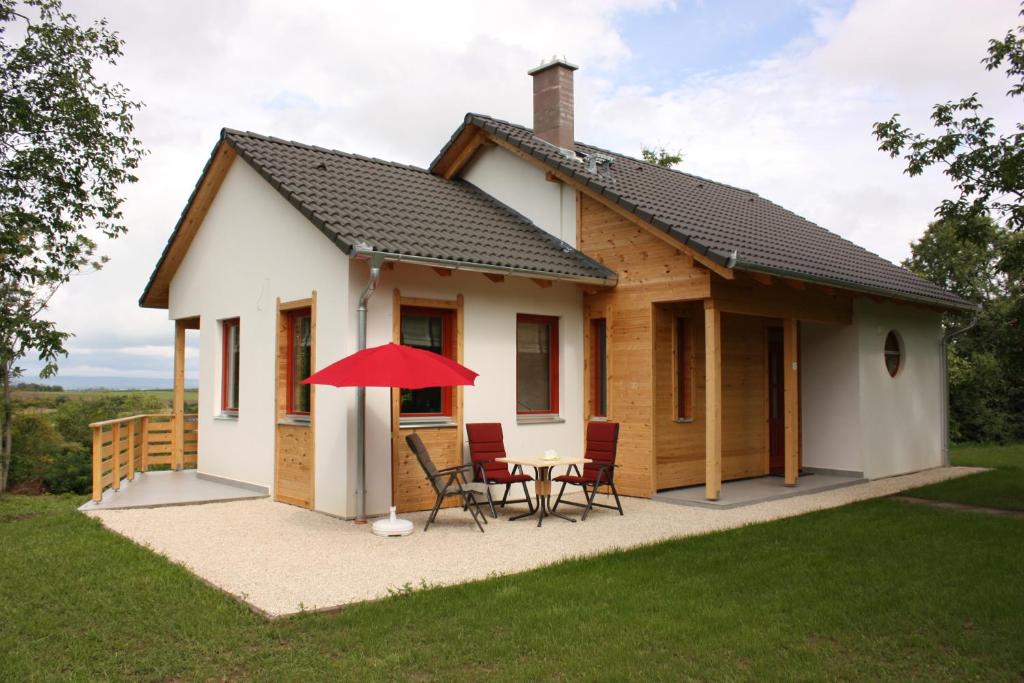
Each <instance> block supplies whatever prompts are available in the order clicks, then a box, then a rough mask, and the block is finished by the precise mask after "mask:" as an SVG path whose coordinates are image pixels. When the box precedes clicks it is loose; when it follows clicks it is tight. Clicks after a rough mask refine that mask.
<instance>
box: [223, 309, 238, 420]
mask: <svg viewBox="0 0 1024 683" xmlns="http://www.w3.org/2000/svg"><path fill="white" fill-rule="evenodd" d="M220 328H221V330H220V332H221V338H222V339H223V344H224V349H223V355H222V359H221V394H220V408H221V410H222V411H223V412H225V413H237V412H238V358H239V352H238V340H239V326H238V318H232V319H230V320H223V321H221V324H220Z"/></svg>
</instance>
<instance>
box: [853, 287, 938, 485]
mask: <svg viewBox="0 0 1024 683" xmlns="http://www.w3.org/2000/svg"><path fill="white" fill-rule="evenodd" d="M854 321H855V323H856V325H857V331H858V336H859V341H860V343H859V350H860V414H861V427H862V429H861V435H862V439H863V449H864V475H865V476H866V477H868V478H869V479H877V478H878V477H888V476H892V475H894V474H903V473H906V472H914V471H917V470H923V469H927V468H929V467H938V466H940V465H941V464H942V392H943V390H944V387H943V386H942V349H941V343H942V324H941V316H940V315H939V314H938V313H932V312H929V311H926V310H923V309H919V308H915V307H913V306H899V305H895V304H876V303H874V302H871V301H864V300H858V301H856V302H855V303H854ZM889 330H895V331H896V333H897V334H898V335H899V336H900V339H901V341H902V348H903V360H902V363H901V366H900V369H899V372H898V373H897V374H896V377H890V376H889V373H888V372H887V371H886V369H885V362H884V358H883V349H884V346H885V337H886V334H888V332H889Z"/></svg>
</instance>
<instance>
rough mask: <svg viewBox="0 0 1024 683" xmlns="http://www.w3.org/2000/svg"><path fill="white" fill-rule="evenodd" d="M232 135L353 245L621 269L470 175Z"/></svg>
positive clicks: (559, 272) (553, 273) (570, 272)
mask: <svg viewBox="0 0 1024 683" xmlns="http://www.w3.org/2000/svg"><path fill="white" fill-rule="evenodd" d="M222 136H223V138H224V139H225V140H226V141H227V142H228V143H229V144H230V145H231V146H232V147H233V148H234V149H235V151H236V152H237V153H238V154H239V156H241V157H242V158H244V159H245V160H246V161H247V162H249V163H250V164H251V165H252V166H253V167H254V168H255V169H256V170H257V172H259V173H260V174H261V175H262V176H263V177H264V178H266V179H267V181H269V182H270V184H271V185H273V186H274V187H275V188H276V189H277V190H278V191H279V192H281V194H282V195H284V197H285V198H286V199H288V201H290V202H291V203H292V204H293V205H294V206H295V207H296V208H297V209H298V210H299V211H301V212H302V214H303V215H305V216H306V217H307V218H309V219H310V220H311V221H312V222H313V223H314V224H315V225H316V226H317V227H318V228H320V230H322V231H323V232H324V233H325V234H326V235H327V236H328V237H330V238H331V239H332V240H333V241H334V242H335V243H336V244H338V245H339V246H341V247H342V248H343V249H345V250H346V251H349V250H350V249H351V248H352V247H354V246H357V245H361V244H366V245H369V246H370V247H372V248H373V249H374V250H377V251H385V252H391V253H396V254H401V255H404V256H418V257H425V258H431V259H442V260H446V261H456V262H459V263H462V264H467V265H478V266H487V267H492V268H495V269H514V270H517V271H523V272H525V273H536V275H537V276H538V277H541V276H547V277H551V278H590V279H596V280H606V281H610V282H614V280H615V273H613V272H612V271H610V270H608V269H607V268H605V267H604V266H602V265H601V264H600V263H598V262H597V261H594V260H593V259H591V258H589V257H587V256H586V255H584V254H582V253H581V252H579V251H577V250H575V249H573V248H572V247H570V246H569V245H567V244H565V243H564V242H562V241H561V240H558V239H557V238H555V237H553V236H552V235H550V234H548V233H547V232H545V231H544V230H542V229H541V228H539V227H537V226H536V225H534V224H533V223H531V222H530V221H529V220H528V219H526V218H525V217H524V216H522V215H521V214H519V213H517V212H516V211H514V210H513V209H511V208H510V207H508V206H505V205H504V204H502V203H500V202H498V201H497V200H495V199H494V198H492V197H491V196H489V195H487V194H485V193H484V192H482V191H480V190H478V189H477V188H476V187H474V186H473V185H470V184H469V183H467V182H465V181H462V180H445V179H443V178H441V177H438V176H436V175H433V174H431V173H430V172H429V171H427V170H425V169H421V168H416V167H414V166H407V165H404V164H398V163H394V162H390V161H382V160H380V159H371V158H368V157H364V156H359V155H356V154H348V153H345V152H338V151H335V150H329V149H324V148H321V147H313V146H310V145H305V144H301V143H298V142H290V141H286V140H280V139H277V138H271V137H266V136H263V135H258V134H256V133H248V132H242V131H237V130H230V129H225V130H224V131H223V132H222Z"/></svg>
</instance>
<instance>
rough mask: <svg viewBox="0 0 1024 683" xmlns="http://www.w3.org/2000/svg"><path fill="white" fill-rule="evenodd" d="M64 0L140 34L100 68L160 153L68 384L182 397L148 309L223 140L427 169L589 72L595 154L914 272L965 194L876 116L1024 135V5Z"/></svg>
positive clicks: (118, 245) (583, 98)
mask: <svg viewBox="0 0 1024 683" xmlns="http://www.w3.org/2000/svg"><path fill="white" fill-rule="evenodd" d="M65 4H66V6H67V7H68V8H69V9H71V10H72V11H73V12H75V13H76V14H77V15H78V16H79V18H80V19H81V20H83V21H92V20H94V19H98V18H100V17H106V18H107V19H108V21H109V24H110V26H111V27H112V28H114V29H115V30H117V31H118V32H119V33H120V34H121V36H122V37H123V39H124V40H125V56H124V57H123V59H122V60H121V61H120V63H119V64H118V65H117V67H116V68H115V69H113V70H110V71H104V72H103V73H104V75H105V76H106V77H109V78H112V79H116V80H118V81H120V82H122V83H124V84H125V85H126V86H127V87H128V88H129V89H130V90H131V93H132V96H133V97H134V98H136V99H139V100H142V101H143V102H144V103H145V105H146V106H145V109H144V110H143V111H142V112H141V113H140V114H139V115H138V117H137V120H136V123H137V126H138V133H139V136H140V137H141V139H142V141H143V143H144V144H145V146H146V147H147V148H148V150H149V154H148V156H147V157H146V158H145V159H144V161H143V163H142V165H141V167H140V169H139V171H138V176H139V182H138V183H136V184H135V185H132V186H129V187H127V188H126V189H125V191H124V196H125V198H126V201H125V207H124V213H125V217H126V221H127V224H128V228H129V232H128V234H127V235H125V236H123V237H121V238H120V239H118V240H116V241H113V242H105V243H102V244H101V253H103V254H105V255H107V256H109V257H110V262H109V263H108V264H107V266H106V267H105V268H104V269H103V270H101V271H99V272H94V273H88V274H82V275H78V276H76V277H75V278H74V279H73V280H72V282H71V283H69V285H67V286H65V287H64V288H63V289H62V290H61V291H60V292H59V293H58V294H57V296H56V297H55V298H54V300H53V302H52V304H51V307H50V311H49V313H50V315H51V316H52V318H53V319H54V320H56V321H57V322H58V324H59V325H60V327H61V328H62V329H65V330H67V331H70V332H72V333H73V334H74V335H75V336H74V338H73V339H72V340H71V342H70V344H69V351H70V353H69V355H68V357H67V358H65V359H64V360H63V361H62V362H61V370H60V374H59V376H58V378H57V379H56V382H58V383H61V382H62V381H63V382H64V383H67V384H74V383H77V384H78V385H81V384H82V383H83V382H85V383H89V382H92V383H94V384H97V385H100V384H111V383H112V381H113V380H112V379H111V378H120V383H122V384H124V383H128V384H131V383H137V384H138V385H140V386H152V385H154V384H157V385H165V386H169V385H170V382H171V364H172V356H173V353H172V339H173V324H172V323H171V322H169V321H168V319H167V313H166V311H159V310H156V311H155V310H144V309H140V308H139V307H138V303H137V302H138V298H139V295H140V294H141V292H142V289H143V287H144V286H145V284H146V282H147V280H148V277H149V274H150V273H151V272H152V270H153V267H154V266H155V264H156V261H157V259H158V257H159V255H160V252H161V251H162V249H163V246H164V244H165V243H166V241H167V238H168V236H169V235H170V233H171V231H172V229H173V228H174V225H175V222H176V221H177V219H178V217H179V215H180V214H181V211H182V209H183V208H184V205H185V202H186V200H187V199H188V196H189V194H190V193H191V191H192V188H193V187H194V185H195V183H196V181H197V179H198V177H199V174H200V172H201V171H202V168H203V166H204V164H205V163H206V160H207V158H208V156H209V154H210V151H211V150H212V148H213V146H214V144H215V143H216V142H217V139H218V135H219V131H220V129H221V128H222V127H225V126H227V127H232V128H240V129H247V130H253V131H256V132H259V133H264V134H267V135H274V136H276V137H281V138H286V139H293V140H298V141H301V142H306V143H310V144H315V145H319V146H323V147H330V148H336V149H341V150H344V151H348V152H355V153H359V154H364V155H368V156H375V157H380V158H384V159H390V160H394V161H400V162H404V163H411V164H415V165H419V166H426V165H428V164H429V163H430V161H431V159H433V157H434V156H435V155H436V153H437V151H438V150H439V149H440V148H441V146H442V145H443V144H444V142H445V141H447V139H448V138H449V136H450V135H451V133H452V132H453V131H454V130H455V129H456V128H457V127H458V125H459V124H460V123H461V121H462V118H463V116H464V115H465V113H466V112H468V111H474V112H480V113H486V114H490V115H493V116H496V117H498V118H503V119H506V120H510V121H514V122H519V123H523V124H526V125H529V124H530V123H531V116H532V100H531V97H532V94H531V83H530V79H529V77H528V76H527V75H526V71H527V70H528V69H530V68H532V67H533V66H536V65H537V64H539V63H540V62H541V61H542V60H544V59H548V58H550V57H551V56H552V55H559V56H565V57H566V58H568V59H569V60H570V61H572V62H573V63H575V64H578V65H580V69H579V71H577V72H576V118H575V124H576V137H577V139H579V140H581V141H585V142H587V143H590V144H594V145H597V146H600V147H605V148H609V149H613V150H615V151H619V152H622V153H626V154H634V155H638V154H639V152H640V149H641V147H642V146H644V145H664V146H666V147H668V148H670V149H672V150H676V149H678V150H681V151H682V153H683V156H684V159H683V163H682V165H681V166H680V168H681V169H682V170H685V171H688V172H691V173H695V174H698V175H702V176H706V177H709V178H712V179H714V180H718V181H721V182H725V183H728V184H731V185H736V186H740V187H743V188H746V189H749V190H753V191H755V192H757V193H759V194H761V195H762V196H764V197H766V198H768V199H770V200H772V201H775V202H776V203H779V204H781V205H783V206H785V207H786V208H788V209H790V210H792V211H794V212H796V213H798V214H800V215H802V216H804V217H806V218H808V219H810V220H812V221H814V222H816V223H818V224H819V225H822V226H824V227H826V228H828V229H829V230H832V231H833V232H836V233H839V234H840V235H843V236H844V237H847V238H849V239H851V240H853V241H854V242H857V243H859V244H860V245H862V246H864V247H866V248H868V249H870V250H872V251H874V252H876V253H878V254H880V255H881V256H883V257H885V258H887V259H889V260H891V261H894V262H899V261H900V260H902V259H904V258H905V257H906V256H908V255H909V244H910V242H911V241H912V240H914V239H915V238H917V237H919V236H920V235H921V233H922V232H923V230H924V229H925V227H926V226H927V224H928V222H929V221H930V220H931V219H932V217H933V211H934V207H935V206H936V205H937V204H938V202H939V201H940V200H941V199H943V198H944V197H947V196H950V194H951V189H950V184H949V182H948V180H947V179H945V178H944V177H943V176H942V175H941V174H939V173H929V174H927V175H926V176H925V177H924V178H916V179H911V178H908V177H907V176H905V175H903V173H902V168H903V167H902V165H901V164H900V163H899V161H898V160H892V159H889V158H888V157H887V156H886V155H885V154H883V153H881V152H879V151H878V150H877V141H876V140H875V139H874V137H873V136H872V134H871V126H872V123H874V122H876V121H881V120H885V119H887V118H888V117H889V116H890V115H892V114H893V113H896V112H899V113H901V114H902V115H903V118H904V120H905V121H906V122H908V123H910V124H912V125H913V126H915V127H918V128H925V129H926V128H927V124H928V114H929V112H930V108H931V106H932V105H933V104H935V103H937V102H941V101H945V100H947V99H954V98H959V97H961V96H964V95H967V94H970V93H971V92H974V91H977V92H978V93H979V95H980V96H981V98H982V101H983V102H984V103H985V105H986V111H987V112H988V113H989V114H990V115H992V116H995V117H996V119H997V120H998V121H1003V122H1005V123H1007V124H1009V123H1011V122H1013V121H1017V120H1020V110H1019V107H1020V102H1019V101H1018V102H1010V101H1008V100H1007V98H1006V97H1004V93H1005V91H1006V89H1007V87H1008V84H1007V82H1006V80H1005V78H1004V77H1003V76H1002V75H1001V74H999V73H987V72H985V71H984V69H983V67H982V66H981V65H980V64H979V61H980V60H981V58H982V57H984V56H985V48H986V47H987V42H988V39H990V38H992V37H996V36H1002V35H1003V34H1005V32H1006V31H1007V30H1008V29H1010V28H1012V27H1013V26H1015V25H1016V24H1017V23H1020V21H1019V20H1018V17H1017V11H1018V9H1019V8H1018V6H1017V4H1016V3H1015V1H1014V0H916V1H914V0H849V1H841V0H836V1H835V2H832V1H828V0H820V1H819V0H778V1H775V2H770V3H768V2H763V1H761V0H735V1H730V0H719V1H715V2H705V1H699V0H691V1H687V0H677V1H676V2H667V1H663V0H586V1H584V0H579V1H573V0H565V1H561V2H550V1H548V0H527V1H524V2H516V1H515V0H506V1H504V2H501V3H497V2H486V1H483V0H467V1H452V2H441V1H436V2H429V3H423V2H364V1H360V2H340V1H337V2H329V1H326V0H324V1H320V2H315V1H313V0H293V1H291V2H286V3H282V2H278V1H277V0H250V1H243V0H219V1H218V2H209V1H208V0H202V1H200V0H176V1H175V2H170V1H167V0H164V1H159V2H158V1H155V0H154V1H152V2H138V1H137V0H104V1H103V2H99V1H96V0H91V1H89V0H65ZM196 341H197V340H196V339H195V338H191V337H190V340H189V344H190V351H189V353H188V364H187V375H188V377H189V378H190V379H191V380H193V381H194V379H195V377H196V375H197V364H196V360H197V356H198V353H197V352H196V351H195V348H194V346H192V345H194V344H195V343H196ZM26 367H28V369H29V373H27V376H26V378H25V379H26V380H31V379H33V373H32V371H34V370H36V369H37V368H38V364H37V363H33V362H27V363H26ZM83 378H88V379H83Z"/></svg>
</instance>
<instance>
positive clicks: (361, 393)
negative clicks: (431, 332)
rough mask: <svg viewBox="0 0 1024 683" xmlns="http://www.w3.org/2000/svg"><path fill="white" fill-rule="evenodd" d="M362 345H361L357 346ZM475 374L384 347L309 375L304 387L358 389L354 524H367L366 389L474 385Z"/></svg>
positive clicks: (434, 357)
mask: <svg viewBox="0 0 1024 683" xmlns="http://www.w3.org/2000/svg"><path fill="white" fill-rule="evenodd" d="M360 343H361V344H362V343H364V342H362V341H361V342H360ZM476 378H477V373H475V372H473V371H472V370H470V369H469V368H465V367H463V366H461V365H459V364H458V363H456V362H455V361H453V360H450V359H448V358H445V357H444V356H441V355H438V354H436V353H433V352H431V351H423V350H422V349H414V348H412V347H411V346H401V345H399V344H384V345H383V346H375V347H373V348H370V349H363V350H362V351H357V352H355V353H353V354H352V355H351V356H348V357H346V358H342V359H341V360H339V361H338V362H336V363H331V364H330V365H328V366H327V367H326V368H324V369H323V370H320V371H319V372H316V373H314V374H312V375H310V376H309V377H308V378H307V379H305V380H304V381H303V382H302V383H303V384H329V385H331V386H335V387H358V388H359V389H358V392H357V400H356V480H357V481H356V523H357V524H358V523H363V524H365V523H366V509H365V505H366V486H365V482H364V478H365V476H366V475H365V471H366V470H365V459H366V435H365V429H366V425H365V419H366V396H365V394H366V389H365V388H364V387H398V388H401V389H424V388H426V387H451V386H459V385H465V384H473V383H474V382H475V381H476Z"/></svg>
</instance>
